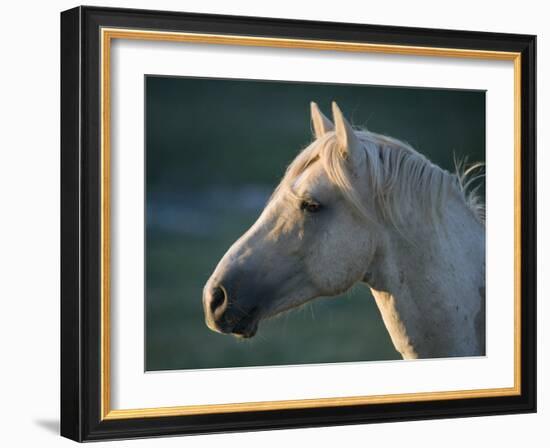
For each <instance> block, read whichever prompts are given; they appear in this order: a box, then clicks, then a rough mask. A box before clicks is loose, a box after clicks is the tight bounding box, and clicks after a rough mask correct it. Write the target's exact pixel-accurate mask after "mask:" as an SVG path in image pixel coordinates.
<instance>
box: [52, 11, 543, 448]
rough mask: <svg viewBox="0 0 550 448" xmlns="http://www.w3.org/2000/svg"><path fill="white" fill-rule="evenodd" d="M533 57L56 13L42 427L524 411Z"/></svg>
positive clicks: (488, 48) (510, 49) (104, 432)
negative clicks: (53, 335) (57, 244)
mask: <svg viewBox="0 0 550 448" xmlns="http://www.w3.org/2000/svg"><path fill="white" fill-rule="evenodd" d="M535 46H536V36H531V35H519V34H504V33H498V34H497V33H480V32H478V31H456V30H444V29H423V28H406V27H396V26H391V25H367V24H352V23H333V22H314V21H307V20H300V21H290V20H285V19H276V18H258V17H248V16H241V17H237V16H214V15H204V14H194V13H193V14H191V13H184V12H172V11H143V10H124V9H110V8H99V7H77V8H73V9H71V10H68V11H64V12H63V13H62V14H61V80H62V82H61V112H62V113H61V235H62V245H61V324H62V325H61V406H60V408H61V434H62V435H63V436H65V437H68V438H70V439H72V440H77V441H90V440H104V439H127V438H143V437H157V436H163V435H177V434H180V435H183V434H198V433H201V434H202V433H211V432H231V431H247V430H260V429H264V430H267V429H277V428H280V429H282V428H299V427H316V426H328V425H341V424H357V423H375V422H390V421H403V420H416V419H433V418H449V417H473V416H481V415H499V414H509V413H526V412H535V411H536V385H537V384H536V331H537V330H536V300H535V298H536V188H535V185H536V182H535V177H536V176H535V173H536V163H535V154H536V151H535V149H536V148H535V141H536V139H535V129H536V116H535V115H536V113H535V112H536V107H535V106H536V104H535V95H536V73H535V65H536V61H535V55H536V50H535ZM485 204H487V206H486V205H485ZM486 209H487V213H486ZM335 378H336V379H337V381H334V379H335ZM266 386H267V387H266Z"/></svg>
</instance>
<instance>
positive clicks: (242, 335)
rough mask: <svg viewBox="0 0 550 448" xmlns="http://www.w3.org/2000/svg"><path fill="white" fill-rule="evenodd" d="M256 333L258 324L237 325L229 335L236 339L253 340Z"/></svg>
mask: <svg viewBox="0 0 550 448" xmlns="http://www.w3.org/2000/svg"><path fill="white" fill-rule="evenodd" d="M257 331H258V322H255V323H253V324H250V325H244V326H241V325H237V326H236V327H235V328H233V330H232V331H231V334H232V335H233V336H235V337H236V338H238V339H250V338H253V337H254V336H255V335H256V332H257Z"/></svg>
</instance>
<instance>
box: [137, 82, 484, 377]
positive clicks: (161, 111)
mask: <svg viewBox="0 0 550 448" xmlns="http://www.w3.org/2000/svg"><path fill="white" fill-rule="evenodd" d="M145 94H146V159H147V160H146V165H147V174H146V178H147V179H146V180H147V186H146V202H147V203H146V226H147V229H146V339H145V351H146V370H167V369H197V368H215V367H236V366H258V365H276V364H302V363H325V362H344V361H369V360H388V359H399V355H398V353H397V352H395V350H394V348H393V346H392V344H391V341H390V339H389V336H388V335H387V332H386V330H385V328H384V326H383V323H382V320H381V318H380V315H379V313H378V310H377V308H376V306H375V303H374V300H373V299H372V296H371V295H370V292H369V291H368V288H367V287H365V286H363V285H358V286H356V287H355V288H353V290H352V291H350V292H348V293H347V294H344V295H341V296H338V297H334V298H321V299H317V300H315V301H312V302H310V304H308V305H306V306H305V307H303V308H300V309H298V310H293V311H291V312H290V313H287V314H285V315H283V316H281V317H278V318H275V319H272V320H270V321H268V322H263V323H262V324H260V329H259V331H258V334H257V335H256V337H255V338H253V339H250V340H245V341H243V340H237V339H235V338H233V337H231V336H226V335H220V334H217V333H213V332H212V331H210V330H208V329H207V327H206V326H205V324H204V317H203V313H202V288H203V285H204V283H205V282H206V280H207V279H208V277H209V276H210V274H211V273H212V271H213V269H214V267H215V266H216V264H217V262H218V261H219V260H220V258H221V257H222V256H223V254H224V253H225V251H226V250H227V249H228V248H229V247H230V245H231V244H232V243H233V242H234V241H235V240H236V239H237V238H238V237H239V236H240V235H241V234H242V233H243V232H244V231H245V230H246V229H247V228H248V227H249V226H250V225H251V224H252V223H253V222H254V221H255V219H256V218H257V216H258V215H259V213H260V211H261V209H262V208H263V206H264V204H265V201H266V199H267V197H268V195H269V194H270V192H271V191H272V190H273V188H274V187H275V186H276V185H277V183H278V181H279V179H280V178H281V176H282V174H283V172H284V169H285V167H286V166H287V165H288V164H289V163H290V162H291V161H292V159H293V158H294V157H295V156H296V154H297V153H298V152H299V151H300V149H302V148H304V147H305V146H306V145H307V144H308V143H309V142H310V141H311V130H310V115H309V103H310V101H312V100H313V101H316V102H317V103H318V104H319V106H320V107H321V109H322V110H323V111H324V112H325V114H326V115H327V116H330V102H331V101H332V100H336V101H337V102H338V104H339V106H340V107H341V109H342V110H343V112H344V114H345V115H346V116H347V117H348V119H349V120H350V121H351V122H352V123H353V124H354V125H359V126H367V127H368V129H370V130H372V131H374V132H379V133H383V134H387V135H390V136H392V137H396V138H399V139H401V140H404V141H406V142H408V143H410V144H412V145H413V146H414V147H415V148H416V149H417V150H418V151H420V152H422V153H423V154H425V155H426V156H427V157H428V158H430V159H431V160H432V161H433V162H435V163H437V164H438V165H440V166H442V167H443V168H446V169H448V170H453V169H454V165H453V154H455V155H456V156H457V157H459V158H460V157H464V156H467V157H468V159H469V160H470V161H484V160H485V92H480V91H463V90H443V89H419V88H394V87H378V86H358V85H341V84H313V83H289V82H271V81H269V82H268V81H248V80H221V79H197V78H168V77H155V76H147V77H146V88H145Z"/></svg>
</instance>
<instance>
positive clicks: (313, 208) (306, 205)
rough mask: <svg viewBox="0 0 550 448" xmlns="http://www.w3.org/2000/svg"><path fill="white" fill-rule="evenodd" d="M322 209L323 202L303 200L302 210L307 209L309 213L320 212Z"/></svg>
mask: <svg viewBox="0 0 550 448" xmlns="http://www.w3.org/2000/svg"><path fill="white" fill-rule="evenodd" d="M320 209H321V204H319V203H317V202H313V201H302V202H301V204H300V210H305V211H307V212H309V213H315V212H318V211H319V210H320Z"/></svg>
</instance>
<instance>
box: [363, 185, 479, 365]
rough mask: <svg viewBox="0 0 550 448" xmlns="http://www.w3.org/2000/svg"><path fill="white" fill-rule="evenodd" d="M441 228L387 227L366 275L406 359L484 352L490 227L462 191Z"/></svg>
mask: <svg viewBox="0 0 550 448" xmlns="http://www.w3.org/2000/svg"><path fill="white" fill-rule="evenodd" d="M450 196H451V197H450V198H449V200H448V201H446V204H445V210H444V211H443V217H442V222H441V226H440V227H439V228H438V229H436V228H435V227H432V226H431V225H428V226H427V225H426V223H425V221H424V223H422V220H421V219H418V220H417V222H415V220H414V219H412V220H411V221H410V222H409V223H408V226H407V238H403V236H402V234H401V233H399V232H397V231H394V230H389V231H388V233H387V234H386V238H385V242H384V243H382V245H381V246H380V248H379V250H378V251H377V253H376V255H375V260H374V261H373V266H374V269H373V271H372V272H370V273H369V277H368V280H367V282H368V283H369V286H371V290H372V292H373V295H374V298H375V300H376V303H377V305H378V308H379V309H380V312H381V314H382V318H383V319H384V323H385V325H386V328H387V329H388V332H389V334H390V336H391V338H392V341H393V343H394V345H395V348H396V349H397V351H399V352H400V353H401V354H402V356H403V357H404V358H433V357H450V356H476V355H483V354H484V353H485V277H484V275H485V272H484V267H485V232H484V226H483V224H481V223H480V222H479V221H478V219H477V218H476V217H475V216H474V214H473V213H472V211H471V210H470V209H469V208H468V206H467V205H466V204H465V202H464V200H463V198H462V197H461V195H460V194H459V193H458V192H455V193H454V194H451V195H450Z"/></svg>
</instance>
